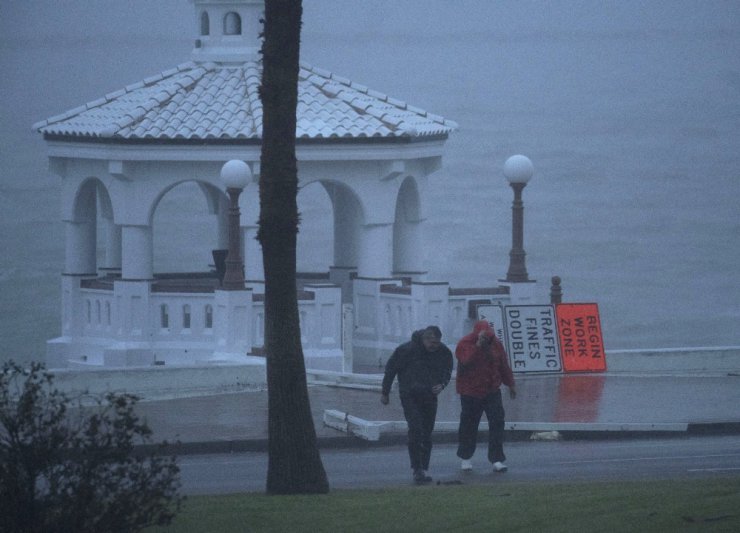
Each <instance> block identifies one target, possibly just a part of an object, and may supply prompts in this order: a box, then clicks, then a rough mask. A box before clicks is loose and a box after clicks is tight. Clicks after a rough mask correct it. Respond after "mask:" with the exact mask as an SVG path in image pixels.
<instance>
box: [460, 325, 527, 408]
mask: <svg viewBox="0 0 740 533" xmlns="http://www.w3.org/2000/svg"><path fill="white" fill-rule="evenodd" d="M481 331H485V334H486V335H487V336H488V337H489V338H490V339H491V341H492V342H491V343H490V344H489V345H488V346H486V347H484V348H480V347H478V345H477V342H478V335H479V334H480V332H481ZM455 357H456V358H457V383H456V388H457V393H458V394H461V395H464V396H473V397H475V398H485V397H486V396H487V395H489V394H490V393H492V392H494V391H495V390H497V389H498V388H499V387H500V386H501V383H504V384H505V385H506V386H507V387H512V386H514V374H513V373H512V371H511V367H510V366H509V356H508V355H507V354H506V350H504V346H503V344H501V341H500V340H498V338H497V337H496V334H495V332H494V331H493V329H492V328H491V326H490V325H489V324H488V322H486V321H485V320H479V321H478V322H476V323H475V325H474V326H473V331H472V332H471V333H468V334H467V335H465V336H464V337H463V338H462V339H460V342H458V343H457V348H455Z"/></svg>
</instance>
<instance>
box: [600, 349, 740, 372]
mask: <svg viewBox="0 0 740 533" xmlns="http://www.w3.org/2000/svg"><path fill="white" fill-rule="evenodd" d="M606 368H607V371H608V372H610V373H615V372H619V373H624V372H634V373H656V372H657V373H670V374H676V373H688V374H694V373H701V374H728V373H740V346H721V347H699V348H656V349H643V350H611V351H610V350H607V352H606Z"/></svg>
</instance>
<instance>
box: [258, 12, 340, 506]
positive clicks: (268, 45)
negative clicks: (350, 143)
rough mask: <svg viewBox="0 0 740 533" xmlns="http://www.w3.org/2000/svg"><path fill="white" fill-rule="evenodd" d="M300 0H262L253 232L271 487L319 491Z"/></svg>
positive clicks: (322, 483)
mask: <svg viewBox="0 0 740 533" xmlns="http://www.w3.org/2000/svg"><path fill="white" fill-rule="evenodd" d="M302 10H303V8H302V3H301V0H266V1H265V32H264V33H265V34H264V44H263V46H262V54H263V71H262V86H261V87H260V96H261V99H262V107H263V129H262V154H261V175H260V219H259V233H258V236H257V238H258V239H259V241H260V243H261V245H262V252H263V264H264V270H265V351H266V352H267V387H268V410H269V413H268V437H269V445H268V453H269V459H268V468H267V492H268V493H270V494H296V493H325V492H328V491H329V483H328V480H327V477H326V472H325V471H324V466H323V464H322V462H321V457H320V455H319V451H318V445H317V442H316V430H315V428H314V424H313V419H312V417H311V407H310V404H309V398H308V387H307V385H306V367H305V363H304V359H303V349H302V348H301V332H300V323H299V315H298V300H297V291H296V241H297V235H298V223H299V216H298V204H297V195H298V171H297V165H296V155H295V139H296V137H295V133H296V106H297V99H298V69H299V63H298V60H299V49H300V28H301V15H302Z"/></svg>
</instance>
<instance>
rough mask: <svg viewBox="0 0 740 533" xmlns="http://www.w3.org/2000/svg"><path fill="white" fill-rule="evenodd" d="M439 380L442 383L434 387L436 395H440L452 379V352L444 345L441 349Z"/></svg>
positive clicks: (433, 390)
mask: <svg viewBox="0 0 740 533" xmlns="http://www.w3.org/2000/svg"><path fill="white" fill-rule="evenodd" d="M439 352H440V354H439V358H440V360H439V367H440V368H439V379H440V383H438V384H437V385H435V386H434V387H432V392H433V393H434V394H439V393H440V392H442V391H443V390H444V388H445V387H446V386H447V384H448V383H449V382H450V378H451V377H452V352H451V351H450V349H449V348H448V347H447V346H445V345H444V344H443V345H442V346H440V348H439Z"/></svg>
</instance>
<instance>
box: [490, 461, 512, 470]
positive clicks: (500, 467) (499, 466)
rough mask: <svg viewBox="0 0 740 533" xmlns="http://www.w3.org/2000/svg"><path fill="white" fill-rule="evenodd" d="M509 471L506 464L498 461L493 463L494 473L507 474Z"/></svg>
mask: <svg viewBox="0 0 740 533" xmlns="http://www.w3.org/2000/svg"><path fill="white" fill-rule="evenodd" d="M508 469H509V467H507V466H506V465H505V464H504V463H502V462H501V461H496V462H495V463H493V470H494V472H506V471H507V470H508Z"/></svg>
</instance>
